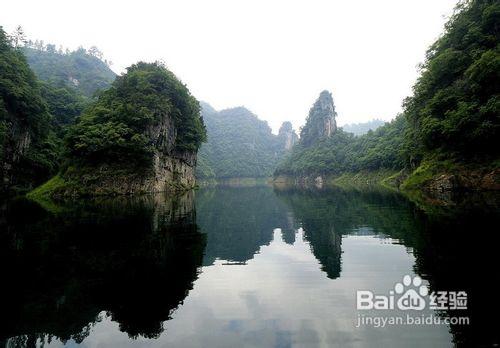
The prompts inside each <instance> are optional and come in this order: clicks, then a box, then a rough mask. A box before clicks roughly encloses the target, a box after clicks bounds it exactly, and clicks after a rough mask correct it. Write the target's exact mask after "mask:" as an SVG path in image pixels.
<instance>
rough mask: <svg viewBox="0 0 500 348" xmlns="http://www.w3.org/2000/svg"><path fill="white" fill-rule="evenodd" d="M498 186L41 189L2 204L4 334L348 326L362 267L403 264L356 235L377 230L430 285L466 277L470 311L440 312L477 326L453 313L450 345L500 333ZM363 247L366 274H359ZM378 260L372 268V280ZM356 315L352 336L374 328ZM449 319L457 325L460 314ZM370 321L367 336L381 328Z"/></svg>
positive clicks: (9, 340) (460, 284)
mask: <svg viewBox="0 0 500 348" xmlns="http://www.w3.org/2000/svg"><path fill="white" fill-rule="evenodd" d="M195 196H196V200H195V199H194V197H195ZM487 198H488V202H489V203H488V204H484V203H483V201H482V200H481V199H476V198H474V200H473V201H472V202H468V201H462V203H461V204H460V205H454V206H446V207H444V208H443V209H437V208H435V207H434V208H432V209H426V210H423V209H421V208H419V207H417V206H416V205H415V204H413V203H411V202H410V201H408V200H407V199H406V198H404V197H403V196H401V195H399V194H397V193H393V192H387V191H369V192H361V191H346V190H340V189H323V190H303V189H294V188H293V189H291V188H288V189H277V188H275V189H274V190H273V189H272V188H270V187H238V188H228V187H217V188H204V189H201V190H199V191H196V192H194V193H193V192H192V193H189V194H186V195H184V196H182V197H177V198H174V199H172V198H166V197H165V196H164V195H148V196H141V197H135V198H130V197H128V198H113V199H105V200H99V201H92V202H78V203H74V204H68V205H64V206H60V207H59V206H47V207H46V208H48V209H49V211H50V212H49V211H47V210H45V209H43V208H41V207H40V206H38V205H36V204H34V203H30V202H29V201H25V200H19V201H14V202H10V203H9V204H5V205H4V206H2V207H1V210H0V231H1V232H0V276H1V277H2V280H3V284H4V286H3V289H4V294H3V296H1V297H0V299H1V300H0V305H1V308H2V315H1V327H0V346H8V347H11V346H12V347H18V346H19V347H29V346H36V344H37V342H38V343H40V342H49V341H50V340H52V339H56V338H57V339H60V340H61V341H62V342H63V343H65V342H68V341H69V340H70V339H73V340H74V341H76V342H77V343H80V342H82V341H83V340H84V339H85V338H86V337H88V336H91V335H92V334H93V328H94V327H96V326H98V325H99V321H106V320H108V319H109V321H113V322H115V323H117V324H118V326H119V329H120V330H121V331H123V332H125V333H127V334H128V336H129V338H131V340H129V341H131V342H132V341H133V342H134V343H135V344H136V345H137V346H140V345H141V344H143V343H144V340H142V338H158V337H159V339H158V341H154V342H157V343H158V345H163V343H165V342H170V343H172V344H173V345H175V344H174V343H176V342H183V341H182V340H183V339H184V338H186V337H187V338H188V339H189V342H188V343H186V344H187V346H190V345H191V344H192V343H193V342H194V341H195V340H197V342H198V343H199V344H198V346H207V343H206V342H207V341H206V340H211V341H210V342H211V343H212V346H219V345H218V343H219V342H222V340H223V339H222V336H227V335H235V336H231V337H232V338H230V340H229V341H226V343H227V342H235V341H231V340H232V339H233V338H234V339H238V340H240V339H242V340H244V339H245V337H246V339H250V338H253V337H261V336H262V337H263V338H262V339H263V341H259V342H269V341H267V340H265V339H264V336H265V338H266V339H269V340H272V339H274V336H273V335H276V340H277V341H276V342H282V341H283V340H284V341H283V342H285V341H286V342H288V343H290V342H292V338H293V337H309V338H310V337H311V336H310V333H312V332H314V334H315V335H317V337H316V336H315V337H316V338H317V339H318V340H319V337H320V336H321V334H322V333H328V334H330V333H331V334H332V336H331V337H334V336H335V335H336V334H337V331H335V330H336V329H337V328H335V327H331V326H328V325H330V324H328V325H327V326H325V327H323V326H321V325H323V324H324V323H325V322H326V321H328V320H332V318H335V317H338V319H339V320H340V322H345V321H349V320H350V319H351V317H350V316H351V315H353V310H354V308H355V307H350V305H349V306H348V307H347V309H346V307H345V306H346V301H349V300H352V298H353V296H354V293H355V291H356V288H355V286H353V285H352V283H350V282H352V281H353V279H355V280H356V281H358V280H360V281H366V284H372V285H377V284H379V282H378V281H379V280H380V284H384V286H385V285H386V283H387V279H388V278H386V277H387V276H388V275H387V274H388V273H390V272H396V273H397V272H398V270H397V267H396V266H398V265H394V266H395V267H392V266H393V264H391V263H390V262H391V261H390V260H391V259H390V258H389V257H388V258H385V257H382V258H381V260H382V261H384V260H385V261H384V262H385V263H384V262H378V265H382V266H383V267H382V266H379V267H382V268H381V269H373V268H370V267H371V261H377V260H372V259H370V258H371V257H372V256H371V255H381V254H370V253H367V251H368V250H367V249H369V248H370V246H366V245H364V244H363V247H362V248H361V249H355V248H354V249H353V245H355V243H354V244H353V241H355V240H356V238H357V237H363V238H364V237H365V236H366V235H367V236H369V237H366V238H367V239H370V240H371V241H372V242H373V244H372V246H371V247H373V245H379V240H378V239H380V243H383V244H385V245H384V247H388V248H387V250H393V252H394V251H398V253H401V254H403V255H404V256H405V257H407V259H408V260H409V261H408V263H407V266H406V267H408V269H406V268H405V271H406V272H409V273H412V272H414V273H415V274H418V275H420V276H421V277H422V278H423V279H424V280H426V281H427V283H428V286H429V288H430V290H432V291H439V290H445V291H460V290H465V291H467V293H468V295H469V304H468V309H467V310H466V311H462V312H461V313H455V312H453V311H441V312H439V313H437V315H440V316H445V317H446V316H450V315H460V316H468V317H470V322H471V324H470V325H466V326H464V325H460V326H459V325H451V326H450V327H449V330H450V332H451V333H452V334H453V340H454V341H453V342H450V344H451V343H453V344H455V345H457V346H491V345H493V344H495V343H497V342H499V334H498V330H497V328H498V327H499V326H500V322H499V318H498V316H497V313H498V311H499V310H500V303H498V301H496V298H495V290H494V285H493V284H495V283H496V280H497V279H496V278H498V276H497V272H496V271H495V267H496V265H498V262H499V261H500V258H499V256H498V255H499V254H498V252H497V250H496V249H497V244H496V243H494V241H495V238H494V234H495V233H496V230H498V225H499V223H500V218H499V214H498V211H499V210H498V207H499V206H498V205H496V203H495V202H498V200H495V199H493V198H492V197H490V196H488V197H487ZM194 201H196V209H195V203H194ZM486 207H490V208H486ZM349 235H355V236H357V237H353V238H350V237H349V238H345V237H346V236H349ZM363 238H360V239H363ZM349 243H351V244H349ZM389 244H390V246H389ZM394 244H399V245H394ZM358 245H359V244H358ZM365 247H366V248H367V249H364V248H365ZM342 248H344V251H343V250H342ZM349 248H351V249H349ZM349 250H351V254H349ZM353 250H357V251H356V252H357V254H356V255H355V253H353ZM384 250H385V249H384ZM343 252H345V254H343ZM398 253H396V254H393V256H394V255H400V254H398ZM360 255H361V256H360ZM349 256H350V258H349ZM354 257H358V258H357V259H356V258H354ZM379 257H380V256H379ZM354 259H356V260H358V261H356V262H357V263H356V265H357V266H356V267H357V269H358V270H361V271H363V272H365V273H355V272H354V273H353V264H352V260H354ZM217 260H221V261H222V262H217ZM250 260H251V261H250ZM349 260H351V264H350V266H351V270H350V271H349V267H348V266H349ZM381 260H378V261H381ZM387 260H389V261H387ZM394 260H396V261H395V262H396V263H397V260H400V259H397V258H395V259H394ZM343 262H344V264H343ZM318 263H319V265H318ZM374 263H376V262H374ZM226 264H238V265H240V266H231V267H226ZM202 266H206V267H202ZM356 267H354V268H356ZM412 267H413V269H412ZM391 268H395V269H396V270H394V269H392V270H391ZM319 269H321V271H320V270H319ZM201 270H203V273H202V274H201ZM349 272H351V273H349ZM368 272H370V273H369V274H370V277H367V278H369V279H358V278H362V277H364V275H363V276H360V274H368ZM200 274H201V275H200ZM398 277H399V274H398ZM332 280H333V281H332ZM195 281H196V286H194V285H193V284H194V283H195ZM391 282H392V278H391ZM391 284H392V283H391ZM315 287H316V288H315ZM193 288H194V290H193V291H192V292H191V296H190V299H189V301H186V303H185V304H184V305H183V306H182V308H179V307H180V304H183V303H184V300H185V299H186V297H187V296H188V292H190V291H191V290H192V289H193ZM283 289H285V290H283ZM335 289H336V291H334V290H335ZM385 289H386V288H385V287H384V291H385ZM351 292H352V296H351ZM312 293H314V297H309V296H311V294H312ZM342 294H344V295H346V294H347V295H346V296H347V297H345V296H344V297H342V296H341V295H342ZM231 296H232V297H231ZM275 296H276V297H275ZM303 298H311V299H313V300H311V301H310V303H309V302H307V301H302V300H301V299H303ZM346 298H347V300H346ZM276 299H279V300H276ZM332 301H333V302H332ZM281 303H284V304H286V305H283V306H280V304H281ZM238 304H240V306H238ZM343 306H344V307H343ZM186 307H187V308H186ZM178 308H179V309H178ZM342 308H343V311H342ZM176 309H178V310H177V312H176V316H175V317H174V318H173V319H172V313H173V311H174V310H176ZM219 310H220V312H218V311H219ZM183 311H184V312H183ZM221 313H222V314H221ZM330 313H335V315H330ZM302 316H303V317H305V318H308V320H309V322H310V323H313V322H314V321H315V320H316V319H317V321H318V322H319V323H320V324H321V325H320V326H316V327H314V330H313V329H312V326H311V329H310V330H311V331H308V330H309V328H308V329H307V330H306V331H301V330H302V329H303V328H302V327H301V326H300V327H299V326H297V327H294V326H293V318H295V319H296V320H297V322H300V325H302V318H303V317H302ZM346 318H347V319H346ZM169 319H172V320H169ZM195 323H197V325H199V326H196V325H195ZM329 323H331V322H329ZM318 325H319V324H318ZM164 327H165V328H166V329H164ZM186 327H188V328H187V329H185V328H186ZM349 328H350V326H349V327H347V328H346V327H344V330H346V331H345V332H344V334H345V335H346V337H347V336H349V338H356V339H358V338H359V337H361V338H363V337H365V336H363V335H365V333H363V332H361V331H359V330H358V331H356V330H354V331H349ZM183 329H185V330H187V331H184V332H181V333H179V331H182V330H183ZM420 329H421V330H426V329H425V328H424V329H422V328H420ZM434 329H435V328H434ZM442 329H443V330H445V331H446V334H447V335H449V333H448V327H443V328H442ZM108 330H110V331H111V332H109V336H106V337H107V339H110V340H111V337H112V336H113V332H112V329H108ZM190 330H191V331H190ZM217 330H219V331H217ZM245 330H248V331H245ZM255 330H257V331H255ZM258 330H262V331H258ZM304 330H305V329H304ZM322 330H323V331H322ZM411 330H413V328H411ZM411 330H410V331H411ZM116 331H118V330H116ZM436 331H438V330H435V331H434V333H436ZM186 332H187V333H186ZM244 332H247V333H248V335H247V336H245V337H242V336H238V335H240V334H241V335H243V334H242V333H244ZM255 332H265V333H266V335H268V336H266V335H264V334H255ZM107 333H108V332H107ZM162 333H164V334H163V335H162ZM285 333H286V335H285ZM306 333H307V335H306ZM371 334H373V332H367V333H366V337H367V338H366V341H364V342H372V341H371V339H372V337H375V336H370V335H371ZM376 334H377V333H375V335H376ZM294 335H295V336H294ZM115 337H116V335H115ZM450 337H451V336H450ZM136 338H137V340H136ZM226 338H227V337H226ZM309 338H308V339H309ZM392 338H393V339H395V338H394V337H392ZM132 339H134V340H132ZM450 339H451V338H447V340H450ZM110 342H113V341H112V340H111V341H110ZM116 342H117V341H115V344H114V346H120V342H118V343H116ZM121 342H123V341H121ZM152 342H153V341H151V342H150V343H151V344H153V345H154V343H152ZM252 342H253V341H252ZM283 342H282V343H283ZM312 342H316V341H314V340H313V341H312ZM395 342H400V341H395ZM68 343H71V342H68ZM104 343H109V342H107V341H106V342H104ZM254 343H255V342H254ZM288 343H287V344H288ZM287 344H284V343H283V345H285V346H286V345H287ZM290 344H291V343H290ZM109 345H110V346H113V343H110V344H109ZM192 345H194V344H192ZM277 345H278V346H279V344H277Z"/></svg>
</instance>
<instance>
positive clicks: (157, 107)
mask: <svg viewBox="0 0 500 348" xmlns="http://www.w3.org/2000/svg"><path fill="white" fill-rule="evenodd" d="M205 137H206V133H205V126H204V124H203V119H202V118H201V116H200V107H199V104H198V101H197V100H196V99H195V98H194V97H193V96H192V95H191V94H190V93H189V90H188V89H187V88H186V87H185V86H184V85H183V84H182V83H181V82H180V81H179V80H178V79H177V78H176V77H175V76H174V75H173V74H172V73H171V72H170V71H168V70H167V69H166V68H165V67H164V66H163V65H161V64H160V63H153V64H150V63H138V64H136V65H133V66H132V67H130V68H128V70H127V73H126V74H125V75H122V76H120V77H118V78H117V79H116V81H115V82H114V83H113V85H112V87H111V88H110V89H109V90H107V91H105V92H103V93H102V94H101V95H100V97H99V99H98V100H97V101H96V102H95V103H94V104H93V105H91V106H90V107H89V108H88V109H86V111H85V112H84V114H83V115H82V116H81V117H80V118H79V120H78V122H77V124H76V125H75V126H73V127H71V129H70V131H69V134H68V137H67V147H68V152H69V158H68V165H67V167H66V168H65V170H63V171H61V173H60V174H59V175H58V176H57V177H55V178H53V179H52V180H51V181H49V182H47V183H46V184H45V185H43V186H42V187H40V188H39V189H37V190H35V191H34V192H33V193H32V196H37V195H48V196H50V197H57V196H64V197H67V196H80V195H88V196H94V195H107V194H112V195H115V194H134V193H144V192H162V191H181V190H186V189H190V188H192V187H194V185H195V175H194V172H195V166H196V154H197V151H198V148H199V147H200V145H201V142H203V141H204V140H205Z"/></svg>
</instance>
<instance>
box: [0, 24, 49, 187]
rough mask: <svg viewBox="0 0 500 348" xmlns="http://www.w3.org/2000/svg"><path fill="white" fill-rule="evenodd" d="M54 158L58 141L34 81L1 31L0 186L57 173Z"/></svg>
mask: <svg viewBox="0 0 500 348" xmlns="http://www.w3.org/2000/svg"><path fill="white" fill-rule="evenodd" d="M57 157H58V152H57V138H56V136H55V134H54V133H53V132H52V130H51V122H50V115H49V113H48V110H47V106H46V103H45V102H44V100H43V98H42V93H41V91H40V87H39V84H38V82H37V79H36V77H35V75H34V74H33V72H32V71H31V69H30V67H29V65H28V64H27V62H26V59H25V58H24V55H23V54H22V52H21V51H20V50H19V49H18V48H14V47H13V46H12V45H11V43H10V41H9V39H8V37H7V35H6V34H5V32H4V31H3V29H2V28H1V27H0V158H1V165H2V185H4V186H7V187H13V186H17V187H25V186H30V185H33V184H36V183H39V182H40V181H41V180H44V179H46V178H47V176H48V175H49V174H50V173H52V172H53V171H54V170H55V169H56V166H57Z"/></svg>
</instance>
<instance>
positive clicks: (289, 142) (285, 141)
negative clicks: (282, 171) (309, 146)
mask: <svg viewBox="0 0 500 348" xmlns="http://www.w3.org/2000/svg"><path fill="white" fill-rule="evenodd" d="M278 138H279V139H280V143H281V145H282V146H283V148H284V149H285V151H289V150H290V149H291V148H292V147H293V145H295V143H297V141H298V140H299V137H298V135H297V133H295V131H294V130H293V126H292V123H291V122H288V121H286V122H283V123H282V125H281V127H280V130H279V133H278Z"/></svg>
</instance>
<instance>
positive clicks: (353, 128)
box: [342, 119, 385, 136]
mask: <svg viewBox="0 0 500 348" xmlns="http://www.w3.org/2000/svg"><path fill="white" fill-rule="evenodd" d="M384 124H385V122H384V121H382V120H379V119H373V120H371V121H368V122H361V123H350V124H346V125H344V126H342V129H343V130H344V132H347V133H352V134H354V135H357V136H359V135H363V134H366V133H368V131H370V130H372V131H374V130H375V129H377V128H378V127H380V126H383V125H384Z"/></svg>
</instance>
